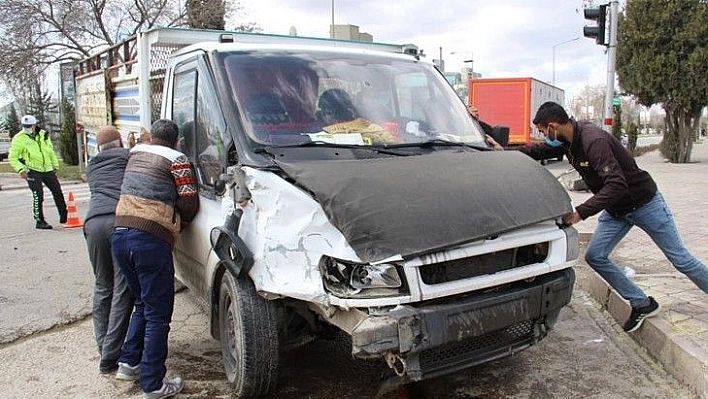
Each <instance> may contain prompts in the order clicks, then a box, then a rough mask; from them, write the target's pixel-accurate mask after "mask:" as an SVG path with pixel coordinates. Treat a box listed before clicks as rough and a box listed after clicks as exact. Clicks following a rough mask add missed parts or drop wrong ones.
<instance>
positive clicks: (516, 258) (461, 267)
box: [420, 242, 548, 284]
mask: <svg viewBox="0 0 708 399" xmlns="http://www.w3.org/2000/svg"><path fill="white" fill-rule="evenodd" d="M547 256H548V242H543V243H538V244H531V245H526V246H523V247H518V248H511V249H506V250H503V251H497V252H491V253H487V254H482V255H478V256H471V257H468V258H461V259H455V260H450V261H445V262H440V263H435V264H431V265H423V266H420V274H421V277H422V279H423V282H424V283H425V284H442V283H446V282H450V281H456V280H462V279H466V278H472V277H477V276H484V275H487V274H494V273H497V272H501V271H504V270H509V269H514V268H517V267H522V266H526V265H531V264H534V263H539V262H543V261H544V260H545V259H546V257H547Z"/></svg>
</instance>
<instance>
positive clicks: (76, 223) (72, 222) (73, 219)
mask: <svg viewBox="0 0 708 399" xmlns="http://www.w3.org/2000/svg"><path fill="white" fill-rule="evenodd" d="M83 225H84V224H83V223H81V220H79V215H78V214H77V213H76V204H75V203H74V193H72V192H71V191H69V204H68V205H67V206H66V223H64V224H62V227H81V226H83Z"/></svg>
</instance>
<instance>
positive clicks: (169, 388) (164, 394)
mask: <svg viewBox="0 0 708 399" xmlns="http://www.w3.org/2000/svg"><path fill="white" fill-rule="evenodd" d="M182 389H184V382H183V381H182V379H181V378H179V377H175V378H173V379H169V378H167V377H165V378H164V379H163V380H162V388H160V389H158V390H157V391H152V392H145V393H144V394H143V398H144V399H163V398H171V397H173V396H175V395H177V394H178V393H180V392H182Z"/></svg>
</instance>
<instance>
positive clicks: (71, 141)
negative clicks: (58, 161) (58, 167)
mask: <svg viewBox="0 0 708 399" xmlns="http://www.w3.org/2000/svg"><path fill="white" fill-rule="evenodd" d="M61 109H62V115H63V118H62V119H63V120H64V122H63V123H62V126H61V135H60V137H59V152H60V153H61V158H62V160H63V161H64V163H66V164H68V165H78V164H79V146H78V143H77V142H76V116H75V112H74V106H73V105H72V104H71V103H70V102H69V101H68V100H67V99H66V98H63V99H62V100H61Z"/></svg>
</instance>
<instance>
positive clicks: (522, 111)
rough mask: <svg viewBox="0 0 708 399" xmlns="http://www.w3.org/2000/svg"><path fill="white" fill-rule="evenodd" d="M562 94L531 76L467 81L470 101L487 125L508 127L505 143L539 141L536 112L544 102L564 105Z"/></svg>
mask: <svg viewBox="0 0 708 399" xmlns="http://www.w3.org/2000/svg"><path fill="white" fill-rule="evenodd" d="M564 97H565V93H564V92H563V89H560V88H558V87H556V86H553V85H551V84H548V83H545V82H541V81H540V80H537V79H534V78H484V79H481V78H478V79H470V80H469V103H470V104H473V105H475V106H476V107H477V108H478V109H479V114H480V119H481V120H483V121H484V122H487V123H488V124H490V125H492V126H495V125H504V126H508V127H509V143H508V145H523V144H528V143H530V142H532V141H536V140H541V139H542V136H541V134H540V133H539V132H538V130H537V129H536V128H535V126H534V124H533V117H534V115H535V114H536V111H537V110H538V108H539V107H540V106H541V104H543V103H544V102H546V101H554V102H557V103H558V104H561V105H563V104H564V103H565V98H564Z"/></svg>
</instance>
